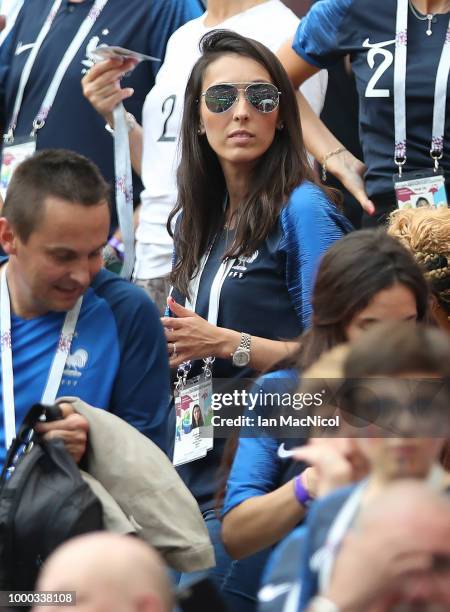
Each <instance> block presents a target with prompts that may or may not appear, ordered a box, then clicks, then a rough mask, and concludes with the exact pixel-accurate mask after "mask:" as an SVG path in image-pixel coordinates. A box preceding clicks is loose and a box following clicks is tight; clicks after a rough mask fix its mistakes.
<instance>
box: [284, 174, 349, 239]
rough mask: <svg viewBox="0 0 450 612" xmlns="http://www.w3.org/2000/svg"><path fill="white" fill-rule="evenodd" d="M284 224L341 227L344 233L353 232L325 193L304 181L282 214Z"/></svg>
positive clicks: (292, 195) (316, 186) (293, 193)
mask: <svg viewBox="0 0 450 612" xmlns="http://www.w3.org/2000/svg"><path fill="white" fill-rule="evenodd" d="M281 221H282V223H284V224H285V223H286V222H287V223H292V222H295V223H296V224H298V223H300V224H304V226H305V227H306V228H308V227H309V226H310V225H311V224H314V225H316V226H317V228H318V229H320V224H330V223H331V224H333V225H336V224H337V225H339V226H340V227H341V228H342V229H343V230H344V232H349V231H351V230H352V229H353V228H352V225H351V223H350V222H349V221H348V220H347V218H346V217H345V216H344V215H343V213H342V212H341V211H340V210H339V208H338V207H337V206H336V204H334V203H333V202H332V201H331V200H330V199H329V197H328V196H327V194H326V193H325V191H324V190H323V189H322V188H321V187H320V186H319V185H316V184H315V183H313V182H311V181H303V183H301V184H300V185H299V186H298V187H296V188H295V189H294V191H293V192H292V193H291V195H290V197H289V200H288V202H287V204H286V206H285V207H284V209H283V210H282V213H281Z"/></svg>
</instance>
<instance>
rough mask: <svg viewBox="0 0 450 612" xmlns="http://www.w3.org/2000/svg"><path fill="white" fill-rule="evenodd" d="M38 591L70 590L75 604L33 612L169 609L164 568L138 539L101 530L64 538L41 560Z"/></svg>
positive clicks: (157, 611)
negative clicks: (42, 561) (74, 596)
mask: <svg viewBox="0 0 450 612" xmlns="http://www.w3.org/2000/svg"><path fill="white" fill-rule="evenodd" d="M37 590H38V591H75V592H76V605H75V606H70V607H68V606H67V604H66V605H65V606H61V607H60V606H55V605H52V606H45V605H43V606H36V607H34V608H33V610H34V611H36V612H38V611H39V612H58V611H60V612H67V610H71V611H72V610H73V611H75V610H78V611H79V612H81V611H83V612H170V611H171V610H172V605H173V600H172V593H171V588H170V582H169V579H168V576H167V571H166V567H165V565H164V563H163V561H162V559H161V558H160V557H159V555H158V554H157V553H156V551H154V550H153V549H151V548H150V547H149V546H147V545H146V544H144V543H143V542H142V541H141V540H138V539H136V538H133V537H130V536H122V535H117V534H112V533H106V532H98V533H92V534H89V535H85V536H79V537H77V538H73V539H72V540H69V541H68V542H66V543H65V544H63V545H62V546H60V547H59V548H57V549H56V550H55V552H54V553H53V554H52V555H51V556H50V557H49V558H48V559H47V561H46V563H45V564H44V566H43V568H42V571H41V574H40V576H39V579H38V583H37Z"/></svg>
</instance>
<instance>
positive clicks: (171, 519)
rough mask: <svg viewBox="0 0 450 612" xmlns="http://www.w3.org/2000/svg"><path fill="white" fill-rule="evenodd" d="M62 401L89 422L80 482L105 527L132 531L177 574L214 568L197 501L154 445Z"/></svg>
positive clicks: (93, 411) (121, 424)
mask: <svg viewBox="0 0 450 612" xmlns="http://www.w3.org/2000/svg"><path fill="white" fill-rule="evenodd" d="M61 402H70V403H71V404H72V405H73V408H74V410H75V411H76V412H78V413H79V414H81V415H83V416H84V417H85V418H86V419H87V420H88V422H89V434H88V447H87V449H86V455H85V467H86V471H87V472H88V474H87V475H86V478H85V479H86V481H87V482H88V484H89V485H90V486H91V488H92V490H93V491H94V493H95V494H96V495H97V496H98V497H99V499H100V501H101V502H102V505H103V510H104V520H105V527H106V528H107V529H109V530H111V531H116V532H119V533H136V534H137V535H138V536H139V537H140V538H142V539H143V540H145V541H146V542H147V543H148V544H151V545H152V546H154V547H155V548H156V549H157V550H158V551H159V552H160V553H161V555H162V556H163V557H164V559H165V560H166V562H167V564H168V565H169V566H170V567H173V568H174V569H176V570H178V571H183V572H192V571H196V570H202V569H207V568H208V567H212V566H214V564H215V560H214V549H213V547H212V545H211V541H210V539H209V535H208V531H207V529H206V526H205V523H204V521H203V518H202V515H201V513H200V510H199V507H198V505H197V502H196V501H195V499H194V497H193V496H192V494H191V493H190V491H189V490H188V489H187V487H186V486H185V484H184V483H183V481H182V480H181V479H180V477H179V476H178V474H177V472H176V471H175V469H174V467H173V466H172V464H171V463H170V461H169V459H168V458H167V456H166V455H165V454H164V453H163V452H162V451H161V450H160V449H159V448H158V446H156V444H154V443H153V442H152V441H151V440H149V439H148V438H146V437H145V436H144V435H143V434H141V433H140V432H139V431H138V430H137V429H135V428H134V427H132V426H131V425H129V424H128V423H126V422H125V421H123V420H122V419H120V418H119V417H117V416H115V415H114V414H111V413H109V412H107V411H106V410H100V409H97V408H93V407H92V406H89V404H86V403H85V402H83V401H82V400H80V399H78V398H75V397H62V398H58V400H57V403H61Z"/></svg>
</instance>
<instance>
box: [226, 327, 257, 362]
mask: <svg viewBox="0 0 450 612" xmlns="http://www.w3.org/2000/svg"><path fill="white" fill-rule="evenodd" d="M251 344H252V337H251V336H250V334H246V333H245V332H242V333H241V341H240V342H239V346H238V347H237V349H236V350H235V351H234V353H231V357H232V362H233V365H234V366H237V367H238V368H243V367H244V366H246V365H248V363H249V361H250V348H251Z"/></svg>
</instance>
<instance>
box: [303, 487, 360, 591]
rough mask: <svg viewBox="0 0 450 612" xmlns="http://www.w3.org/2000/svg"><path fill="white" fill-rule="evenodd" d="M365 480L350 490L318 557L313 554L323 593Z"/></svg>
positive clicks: (357, 508)
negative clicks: (317, 566) (350, 492)
mask: <svg viewBox="0 0 450 612" xmlns="http://www.w3.org/2000/svg"><path fill="white" fill-rule="evenodd" d="M367 484H368V482H367V480H364V481H363V482H362V483H360V484H359V485H358V486H357V487H356V489H355V490H354V491H353V492H352V494H351V495H350V497H349V498H348V499H347V501H346V502H345V504H344V505H343V506H342V508H341V510H340V512H339V513H338V515H337V516H336V518H335V520H334V522H333V524H332V525H331V528H330V531H329V533H328V536H327V540H326V543H325V547H324V548H323V549H320V550H319V551H318V554H319V556H320V559H319V558H318V557H317V558H316V555H315V556H314V565H315V564H316V562H317V564H318V565H319V586H320V591H321V592H322V593H323V592H324V591H325V590H326V589H327V587H328V586H329V583H330V579H331V573H332V571H333V566H334V562H335V559H336V556H337V554H338V551H339V547H340V545H341V543H342V540H343V538H344V536H345V534H346V533H347V531H348V529H349V527H350V525H351V524H352V522H353V520H354V519H355V516H356V514H357V512H358V510H359V507H360V505H361V498H362V496H363V493H364V491H365V489H366V487H367Z"/></svg>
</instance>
